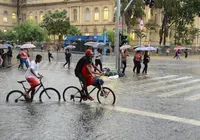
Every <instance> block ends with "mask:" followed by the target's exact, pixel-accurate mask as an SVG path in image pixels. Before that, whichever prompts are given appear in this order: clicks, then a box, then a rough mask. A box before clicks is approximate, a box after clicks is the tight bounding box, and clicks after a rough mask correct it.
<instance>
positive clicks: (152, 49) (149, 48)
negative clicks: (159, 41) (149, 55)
mask: <svg viewBox="0 0 200 140" xmlns="http://www.w3.org/2000/svg"><path fill="white" fill-rule="evenodd" d="M146 49H147V50H148V51H156V48H155V47H146Z"/></svg>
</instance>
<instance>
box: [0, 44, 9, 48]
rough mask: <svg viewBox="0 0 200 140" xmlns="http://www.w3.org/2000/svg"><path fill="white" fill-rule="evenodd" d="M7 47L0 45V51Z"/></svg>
mask: <svg viewBox="0 0 200 140" xmlns="http://www.w3.org/2000/svg"><path fill="white" fill-rule="evenodd" d="M7 48H8V47H7V46H5V45H3V44H0V49H7Z"/></svg>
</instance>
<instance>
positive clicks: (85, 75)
mask: <svg viewBox="0 0 200 140" xmlns="http://www.w3.org/2000/svg"><path fill="white" fill-rule="evenodd" d="M92 58H93V52H92V50H90V49H87V50H86V52H85V56H83V57H82V58H81V59H80V60H79V61H78V63H77V65H76V68H75V70H74V72H75V75H76V77H78V78H79V80H80V81H81V82H82V84H83V89H84V90H85V93H86V96H87V98H88V99H89V100H90V101H93V100H94V99H93V98H92V97H91V96H90V95H89V94H88V91H87V87H88V86H90V85H94V86H97V87H99V86H100V85H99V84H101V85H102V84H103V83H104V82H103V80H101V79H98V78H96V77H97V76H102V75H103V73H102V72H101V71H100V70H99V69H98V68H97V67H96V66H95V65H94V63H93V62H92ZM93 69H96V70H97V71H98V72H95V71H94V70H93Z"/></svg>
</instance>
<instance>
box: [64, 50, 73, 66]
mask: <svg viewBox="0 0 200 140" xmlns="http://www.w3.org/2000/svg"><path fill="white" fill-rule="evenodd" d="M70 58H71V53H70V52H69V49H66V51H65V60H66V63H65V64H64V65H63V67H65V65H67V64H68V69H70Z"/></svg>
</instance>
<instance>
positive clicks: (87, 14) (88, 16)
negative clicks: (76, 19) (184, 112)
mask: <svg viewBox="0 0 200 140" xmlns="http://www.w3.org/2000/svg"><path fill="white" fill-rule="evenodd" d="M85 19H86V21H89V20H90V9H89V8H87V9H86V11H85Z"/></svg>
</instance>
